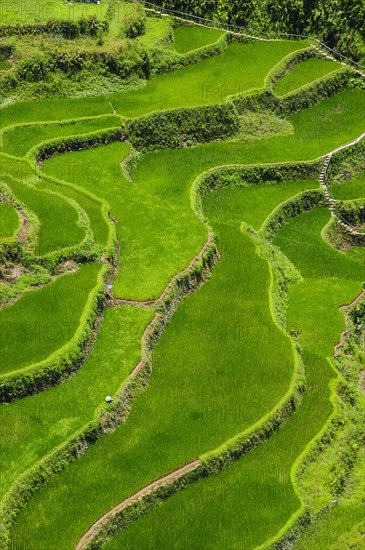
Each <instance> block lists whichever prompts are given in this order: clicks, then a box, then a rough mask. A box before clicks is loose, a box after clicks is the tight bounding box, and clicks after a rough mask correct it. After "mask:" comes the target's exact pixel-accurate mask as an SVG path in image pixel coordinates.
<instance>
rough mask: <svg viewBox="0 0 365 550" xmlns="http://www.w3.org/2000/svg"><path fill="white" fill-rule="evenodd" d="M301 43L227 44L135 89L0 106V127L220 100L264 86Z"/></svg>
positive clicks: (137, 112) (301, 46)
mask: <svg viewBox="0 0 365 550" xmlns="http://www.w3.org/2000/svg"><path fill="white" fill-rule="evenodd" d="M300 48H303V42H295V41H290V42H289V41H288V42H285V41H283V42H275V43H271V44H261V43H260V44H258V43H255V42H253V43H250V44H232V45H231V46H229V47H228V48H227V49H226V51H225V52H224V53H223V54H222V55H219V56H215V57H212V58H209V59H205V60H203V61H201V62H200V63H197V64H195V65H191V66H188V67H185V68H182V69H180V70H178V71H173V72H171V73H167V74H161V75H159V76H156V77H154V78H152V79H151V80H149V81H147V83H146V86H145V87H144V88H143V89H142V90H140V91H134V92H124V93H118V94H113V95H111V96H109V97H105V96H101V97H87V98H77V99H67V98H60V99H41V100H37V101H31V102H29V101H28V102H21V103H17V104H15V105H11V106H9V107H6V108H2V109H0V128H5V127H6V126H9V125H11V124H16V123H19V122H34V121H45V120H53V121H56V120H67V119H70V118H77V117H81V116H95V115H101V114H111V113H112V108H111V106H110V102H111V103H112V104H113V106H114V107H115V108H116V110H117V112H118V114H122V115H124V116H138V115H142V114H146V113H148V112H150V111H156V110H160V109H171V108H178V107H187V106H195V105H201V104H211V103H219V102H222V101H223V100H224V97H225V96H226V95H227V94H233V93H238V92H240V91H244V90H249V89H252V88H256V87H257V86H263V84H264V78H265V76H266V74H267V72H268V71H269V70H270V69H271V68H272V67H273V66H274V65H275V64H276V63H277V62H278V61H280V59H282V58H283V57H284V56H285V55H287V54H288V53H290V52H292V51H295V50H297V49H300Z"/></svg>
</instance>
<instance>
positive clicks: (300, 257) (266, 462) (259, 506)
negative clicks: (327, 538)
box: [107, 191, 363, 550]
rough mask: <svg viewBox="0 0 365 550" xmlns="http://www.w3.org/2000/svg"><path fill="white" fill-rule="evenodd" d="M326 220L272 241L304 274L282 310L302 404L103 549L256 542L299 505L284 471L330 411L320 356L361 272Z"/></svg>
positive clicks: (307, 221) (322, 215)
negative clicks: (303, 386) (300, 364)
mask: <svg viewBox="0 0 365 550" xmlns="http://www.w3.org/2000/svg"><path fill="white" fill-rule="evenodd" d="M227 193H228V192H227ZM236 193H238V191H237V192H236ZM328 219H329V214H328V212H327V211H326V210H325V209H318V208H317V209H316V210H314V211H313V212H310V213H308V214H302V215H301V216H299V217H298V218H297V219H294V220H292V221H291V222H290V223H289V224H288V225H287V226H286V227H284V228H283V229H282V230H281V231H280V233H279V236H278V237H277V239H276V244H278V245H280V247H281V248H282V249H283V250H284V252H287V253H288V255H289V257H290V258H291V259H292V261H296V263H297V265H298V267H300V269H301V272H302V274H303V276H304V278H305V279H304V281H303V282H302V283H300V284H299V285H296V286H295V287H293V288H292V290H291V292H290V295H289V311H288V327H289V330H291V329H293V328H295V329H297V330H300V331H301V343H302V345H303V346H304V354H303V359H304V363H305V372H306V377H307V391H306V393H305V394H304V399H303V403H302V405H301V407H300V409H299V410H298V411H297V413H295V414H294V415H293V417H292V418H291V419H290V420H289V421H288V422H287V423H286V424H285V425H284V426H283V427H282V428H281V429H280V430H279V431H278V432H277V433H276V434H274V436H272V438H271V439H270V440H269V441H268V442H266V443H265V444H264V445H262V446H260V447H259V448H258V449H257V450H255V451H253V452H252V453H251V454H249V455H247V456H246V457H244V458H242V459H241V460H239V461H238V462H237V463H235V464H234V465H233V466H231V467H229V468H227V470H225V471H223V472H222V473H221V474H220V475H218V476H213V477H211V478H208V479H207V480H202V481H199V482H198V483H197V484H195V485H193V486H191V487H189V488H188V489H187V490H185V491H184V492H182V493H181V494H178V495H175V496H173V497H172V498H170V499H169V500H168V501H167V502H166V503H165V504H164V505H163V506H160V507H157V508H155V509H153V510H152V512H151V513H150V514H148V515H147V516H145V517H144V518H142V519H141V520H139V521H137V522H136V523H135V524H133V525H132V526H131V527H130V528H128V529H127V530H125V531H124V532H121V533H120V534H119V535H118V536H117V537H116V538H115V540H113V541H112V542H111V543H110V544H108V545H107V548H108V550H112V549H113V550H116V549H117V548H130V549H132V548H139V547H143V548H144V549H151V550H152V549H153V548H156V547H161V548H166V549H167V548H186V547H187V546H188V547H189V548H194V549H198V548H207V547H209V548H217V549H218V548H222V547H224V548H240V549H243V548H247V549H249V548H254V547H256V546H257V545H259V544H262V543H263V542H264V541H265V540H267V539H268V538H270V537H272V536H273V535H275V533H276V532H277V531H278V530H279V529H280V527H282V526H283V525H284V524H285V523H286V521H287V520H288V519H289V517H290V515H291V514H292V513H294V512H295V511H296V510H297V509H298V507H299V501H298V498H297V497H296V495H295V493H294V491H293V488H292V485H291V480H290V470H291V467H292V465H293V464H294V461H295V460H296V458H297V457H298V456H299V454H300V453H301V452H302V451H303V449H304V447H305V445H306V444H307V443H308V442H309V441H310V440H311V439H312V438H313V437H314V436H315V435H316V433H317V432H318V431H319V430H320V429H321V428H322V426H323V423H324V422H325V420H326V418H327V417H328V415H329V414H330V413H331V411H332V406H331V404H330V402H329V396H330V392H329V388H328V384H329V382H330V380H331V379H332V378H333V377H334V371H333V370H332V369H331V368H330V367H329V364H328V362H327V360H326V357H327V356H330V355H332V353H333V345H334V344H335V343H336V342H337V341H338V339H339V334H340V332H341V330H342V329H343V327H344V321H343V314H342V313H341V312H339V311H338V306H339V305H341V304H342V303H346V302H349V301H351V299H352V298H353V297H354V296H355V295H356V293H357V292H359V290H360V289H361V280H362V277H363V268H362V266H361V265H360V264H358V263H356V262H352V261H351V260H349V259H347V258H346V256H344V255H343V254H340V253H338V252H335V251H334V250H333V249H331V248H330V247H329V246H328V245H327V244H326V243H324V242H323V241H322V240H321V237H320V232H321V229H322V227H323V226H324V224H325V223H326V222H327V221H328ZM313 251H315V261H313ZM328 264H329V265H328ZM272 376H274V375H272ZM274 379H275V378H274ZM308 547H309V546H303V548H308ZM324 547H325V546H322V548H324Z"/></svg>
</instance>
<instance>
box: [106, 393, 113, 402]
mask: <svg viewBox="0 0 365 550" xmlns="http://www.w3.org/2000/svg"><path fill="white" fill-rule="evenodd" d="M105 401H106V402H107V403H111V402H112V401H113V398H112V397H110V395H107V396H106V398H105Z"/></svg>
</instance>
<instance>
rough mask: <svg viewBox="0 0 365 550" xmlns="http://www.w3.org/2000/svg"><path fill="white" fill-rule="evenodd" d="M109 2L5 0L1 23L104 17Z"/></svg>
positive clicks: (28, 22) (0, 17) (11, 23)
mask: <svg viewBox="0 0 365 550" xmlns="http://www.w3.org/2000/svg"><path fill="white" fill-rule="evenodd" d="M107 4H108V2H107V1H106V0H102V2H101V4H100V5H96V4H77V3H75V4H69V3H65V2H63V1H62V0H53V1H52V2H49V1H48V0H38V2H37V3H36V4H35V3H34V2H33V1H32V0H15V1H12V2H4V4H3V5H2V10H1V12H0V13H1V16H0V24H1V25H15V24H19V23H21V24H23V25H24V24H27V25H33V24H34V23H44V22H46V21H50V20H53V19H58V20H66V21H75V20H77V19H82V18H84V17H91V16H93V15H95V16H97V17H98V18H100V19H103V16H104V14H105V10H106V7H107Z"/></svg>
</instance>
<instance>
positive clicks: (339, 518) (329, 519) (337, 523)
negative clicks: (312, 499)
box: [294, 503, 365, 550]
mask: <svg viewBox="0 0 365 550" xmlns="http://www.w3.org/2000/svg"><path fill="white" fill-rule="evenodd" d="M360 526H361V527H360ZM354 527H355V528H356V527H358V528H359V531H358V532H357V536H356V537H354V538H353V540H351V531H352V530H353V529H354ZM364 528H365V526H364V507H363V505H362V504H360V503H359V504H348V505H345V506H335V507H333V508H331V509H329V510H326V511H325V512H324V513H323V514H322V515H321V516H320V517H319V519H317V520H316V521H315V522H314V523H313V524H312V525H309V526H308V527H307V529H306V530H305V532H304V534H303V535H302V536H301V537H300V539H299V541H297V542H296V544H295V545H294V548H295V550H307V549H308V548H311V549H313V550H322V549H323V548H328V549H331V550H335V549H336V550H342V549H345V548H354V549H355V548H357V549H360V548H362V545H363V542H364ZM341 539H342V540H341Z"/></svg>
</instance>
